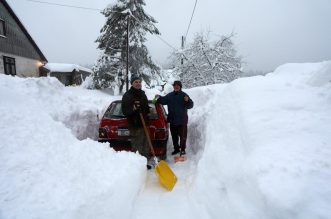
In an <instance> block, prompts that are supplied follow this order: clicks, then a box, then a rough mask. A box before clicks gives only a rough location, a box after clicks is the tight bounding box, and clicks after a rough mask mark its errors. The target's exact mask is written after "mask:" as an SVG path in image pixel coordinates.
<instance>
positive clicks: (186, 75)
mask: <svg viewBox="0 0 331 219" xmlns="http://www.w3.org/2000/svg"><path fill="white" fill-rule="evenodd" d="M232 37H233V34H231V35H229V36H221V37H220V38H219V39H218V40H216V41H215V42H210V40H209V34H204V33H198V34H196V35H195V37H194V40H193V42H192V43H190V44H189V45H187V47H186V48H185V49H184V50H183V51H176V52H175V53H174V54H173V57H172V60H176V71H177V72H179V73H178V74H179V75H180V78H181V80H182V81H183V82H184V84H185V85H186V87H188V88H190V87H196V86H203V85H209V84H216V83H226V82H230V81H232V80H234V79H236V78H238V77H239V76H240V75H241V73H242V70H241V65H242V61H241V58H240V57H239V56H237V51H236V49H235V48H234V44H233V42H232ZM181 59H183V64H182V63H181Z"/></svg>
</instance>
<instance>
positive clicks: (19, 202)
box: [0, 75, 146, 218]
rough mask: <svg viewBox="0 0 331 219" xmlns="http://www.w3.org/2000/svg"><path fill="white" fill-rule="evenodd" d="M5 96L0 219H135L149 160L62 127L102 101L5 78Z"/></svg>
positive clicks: (48, 82) (49, 82) (45, 83)
mask: <svg viewBox="0 0 331 219" xmlns="http://www.w3.org/2000/svg"><path fill="white" fill-rule="evenodd" d="M81 92H83V90H81V91H80V93H81ZM0 96H1V97H0V100H1V104H0V113H1V123H0V133H1V134H0V142H1V143H0V160H1V165H0V218H94V217H95V216H96V215H98V218H116V217H117V216H118V215H123V216H124V217H129V216H130V205H127V203H128V202H129V203H130V202H133V200H134V199H135V197H136V195H137V194H138V192H139V189H140V187H141V186H142V185H143V183H144V179H145V173H146V171H145V169H146V166H145V164H146V160H145V159H143V158H142V157H141V156H138V155H136V154H133V153H127V152H121V153H116V152H115V151H113V150H112V149H110V148H109V147H108V145H107V144H100V143H97V142H95V141H92V140H89V139H87V140H83V141H79V140H78V139H77V138H76V136H75V135H73V134H72V131H71V130H70V129H68V128H67V127H65V125H64V123H63V121H67V120H65V119H64V120H63V118H66V116H68V115H71V114H72V113H73V111H77V110H78V109H79V110H81V111H84V110H87V109H89V110H95V109H96V108H97V107H100V106H97V105H99V103H100V102H102V101H101V98H100V96H102V95H101V94H99V101H95V102H91V100H92V98H89V99H88V102H87V101H84V97H82V96H75V95H74V94H70V89H67V90H66V92H65V90H64V87H63V86H62V85H61V84H60V83H59V82H58V81H57V80H55V79H54V78H39V79H34V78H33V79H21V78H16V77H10V76H5V75H0ZM78 103H79V104H78ZM71 122H72V123H74V122H75V118H72V120H71ZM77 122H79V121H77ZM127 182H131V183H130V185H128V184H127ZM105 203H106V204H105ZM110 206H111V207H110ZM122 206H127V207H126V208H127V211H125V212H122V210H121V207H122Z"/></svg>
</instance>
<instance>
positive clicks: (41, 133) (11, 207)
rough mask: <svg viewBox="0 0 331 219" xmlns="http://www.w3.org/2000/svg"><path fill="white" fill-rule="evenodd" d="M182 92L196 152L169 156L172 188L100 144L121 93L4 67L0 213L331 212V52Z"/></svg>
mask: <svg viewBox="0 0 331 219" xmlns="http://www.w3.org/2000/svg"><path fill="white" fill-rule="evenodd" d="M168 89H169V88H167V89H166V90H167V91H168ZM184 91H185V92H186V93H188V94H189V95H190V97H191V98H192V99H193V101H194V103H195V106H194V108H193V109H191V110H189V124H188V125H189V133H188V148H187V158H188V159H187V161H186V162H183V163H176V164H175V163H174V162H173V160H172V157H171V156H170V155H169V158H168V160H167V163H168V164H169V166H170V167H171V169H172V170H173V171H174V172H175V174H176V175H177V177H178V179H179V180H178V182H177V184H176V186H175V187H174V189H173V191H172V192H168V191H167V190H165V189H164V188H163V187H161V186H160V184H159V183H158V181H157V180H158V179H157V176H156V175H155V173H154V172H153V171H147V170H146V167H145V164H146V160H145V159H144V158H143V157H141V156H140V155H139V154H134V153H130V152H115V151H114V150H112V149H111V148H109V147H108V145H107V144H105V143H103V144H102V143H98V142H96V141H95V139H96V133H97V125H98V119H97V115H99V116H101V115H102V114H103V112H104V110H105V109H106V108H107V106H108V105H109V103H110V102H111V101H113V100H115V99H120V98H121V97H120V96H109V95H107V94H106V93H103V92H100V91H93V90H86V89H83V88H82V87H64V86H63V85H62V84H61V83H60V82H59V81H57V79H56V78H52V77H47V78H25V79H22V78H17V77H11V76H6V75H3V74H0V103H1V104H0V113H1V115H2V118H1V123H0V133H1V134H0V142H1V143H0V160H1V165H0V218H1V219H2V218H245V219H247V218H307V219H311V218H325V219H326V218H331V208H330V206H331V198H330V197H331V187H330V186H329V184H330V180H331V161H330V155H331V133H330V130H331V61H325V62H321V63H301V64H285V65H282V66H280V67H279V68H277V69H276V70H275V71H274V72H272V73H269V74H267V75H266V76H254V77H250V78H241V79H237V80H235V81H233V82H231V83H229V84H218V85H211V86H205V87H196V88H192V89H187V90H184ZM146 93H147V95H148V97H149V98H153V96H154V95H155V94H156V93H158V91H157V90H156V89H155V90H146ZM171 150H172V147H171V140H169V144H168V151H169V152H170V151H171Z"/></svg>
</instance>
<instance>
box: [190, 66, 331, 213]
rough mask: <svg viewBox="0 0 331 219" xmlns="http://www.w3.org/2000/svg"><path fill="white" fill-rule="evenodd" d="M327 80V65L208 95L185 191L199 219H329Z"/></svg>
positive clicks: (330, 103)
mask: <svg viewBox="0 0 331 219" xmlns="http://www.w3.org/2000/svg"><path fill="white" fill-rule="evenodd" d="M330 79H331V62H323V63H317V64H309V63H307V64H286V65H283V66H281V67H279V68H278V69H277V70H276V71H275V72H274V73H271V74H268V75H267V76H266V77H263V76H258V77H253V78H243V79H239V80H236V81H234V82H233V83H230V84H229V85H228V86H227V87H226V88H225V89H224V90H221V89H215V90H214V92H215V93H214V98H213V101H214V108H213V109H212V111H211V113H210V116H209V117H208V118H207V121H208V122H207V130H206V137H205V138H206V142H205V150H204V153H203V156H202V158H201V160H200V163H199V165H198V170H197V175H196V181H195V183H194V185H193V188H192V190H193V191H192V193H193V195H192V198H193V199H195V200H197V203H196V205H197V207H196V208H198V206H200V207H199V211H198V212H196V213H197V214H200V217H202V218H307V219H310V218H330V217H331V209H330V205H331V199H330V197H331V187H330V186H329V184H330V180H331V162H330V155H331V134H330V130H331V83H330ZM201 206H203V207H204V210H201Z"/></svg>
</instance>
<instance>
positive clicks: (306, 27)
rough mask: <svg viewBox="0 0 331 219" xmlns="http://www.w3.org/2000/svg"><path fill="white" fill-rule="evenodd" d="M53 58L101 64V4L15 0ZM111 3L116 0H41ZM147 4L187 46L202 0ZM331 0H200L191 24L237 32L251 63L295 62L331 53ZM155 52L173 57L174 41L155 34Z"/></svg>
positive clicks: (262, 66)
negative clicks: (99, 62) (98, 42)
mask: <svg viewBox="0 0 331 219" xmlns="http://www.w3.org/2000/svg"><path fill="white" fill-rule="evenodd" d="M7 1H8V2H9V4H10V5H11V7H12V8H13V10H14V11H15V13H16V15H17V16H18V17H19V18H20V20H21V21H22V23H23V24H24V26H25V27H26V28H27V30H28V32H29V33H30V34H31V36H32V37H33V39H34V40H35V41H36V43H37V44H38V46H39V47H40V49H41V50H42V51H43V53H44V55H45V56H46V58H47V59H48V61H49V62H63V63H76V64H93V63H94V62H95V60H96V59H97V57H98V52H97V50H96V47H97V44H96V43H94V41H95V40H96V39H97V37H98V36H99V34H100V29H101V28H102V26H103V24H104V22H105V17H103V15H102V14H100V13H99V12H98V11H96V10H84V9H76V8H69V7H60V6H54V5H49V4H41V3H36V2H31V1H28V0H7ZM40 1H46V2H53V3H57V4H66V5H75V6H81V7H89V8H96V9H104V8H105V7H106V6H107V5H108V4H109V3H112V2H114V1H113V0H93V1H91V0H40ZM145 2H146V6H145V11H146V12H147V13H148V14H149V15H151V16H153V17H154V18H155V19H156V20H157V21H158V23H157V24H156V26H157V28H158V29H159V30H160V32H161V37H162V38H163V39H164V40H166V41H167V42H168V43H169V44H171V45H172V46H174V47H176V48H179V47H180V44H181V36H182V35H185V33H186V31H187V28H188V24H189V21H190V17H191V14H192V11H193V7H194V3H195V0H145ZM330 23H331V1H330V0H198V2H197V5H196V10H195V13H194V17H193V20H192V24H191V27H190V29H189V32H188V36H187V42H190V41H191V40H192V38H193V36H194V33H196V32H200V31H202V30H210V31H212V32H213V34H214V36H220V35H224V34H229V33H231V32H232V31H234V32H235V33H236V34H237V35H236V37H235V38H234V42H235V45H236V48H237V50H238V53H239V54H240V55H241V56H242V57H243V59H244V61H245V62H246V65H245V69H246V70H258V71H272V70H274V68H276V67H277V66H279V65H281V64H284V63H288V62H319V61H323V60H331V40H330V39H331V24H330ZM146 44H147V46H148V48H149V50H150V53H151V56H152V58H153V59H154V61H156V62H157V63H159V64H163V63H165V62H166V58H167V57H168V56H169V53H170V52H171V51H172V49H171V48H170V47H169V46H168V45H166V44H165V43H164V42H162V41H161V40H160V39H159V38H157V37H155V36H149V37H148V42H147V43H146Z"/></svg>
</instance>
